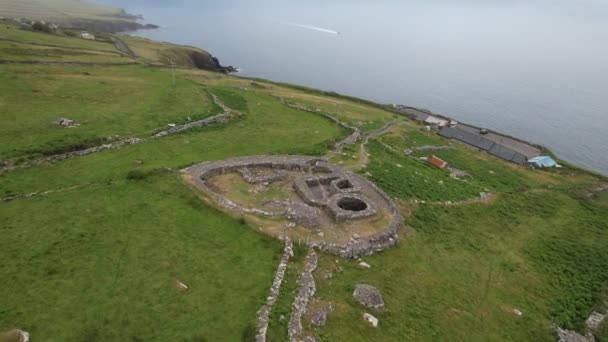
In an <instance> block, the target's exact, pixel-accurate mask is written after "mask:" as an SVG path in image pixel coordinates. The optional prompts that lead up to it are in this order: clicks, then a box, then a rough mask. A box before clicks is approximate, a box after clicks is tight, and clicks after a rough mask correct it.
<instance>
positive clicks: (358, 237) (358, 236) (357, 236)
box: [353, 233, 361, 240]
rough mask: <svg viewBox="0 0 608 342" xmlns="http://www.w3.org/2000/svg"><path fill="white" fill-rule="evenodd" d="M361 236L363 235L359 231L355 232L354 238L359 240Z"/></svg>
mask: <svg viewBox="0 0 608 342" xmlns="http://www.w3.org/2000/svg"><path fill="white" fill-rule="evenodd" d="M360 238H361V235H359V234H357V233H355V234H353V239H355V240H359V239H360Z"/></svg>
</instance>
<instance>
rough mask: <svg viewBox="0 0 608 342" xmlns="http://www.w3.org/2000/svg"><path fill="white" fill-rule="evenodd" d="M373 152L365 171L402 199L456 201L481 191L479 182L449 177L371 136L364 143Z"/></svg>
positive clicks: (385, 188) (388, 191)
mask: <svg viewBox="0 0 608 342" xmlns="http://www.w3.org/2000/svg"><path fill="white" fill-rule="evenodd" d="M367 149H368V152H369V153H370V154H371V155H372V156H371V161H370V163H369V164H368V166H367V168H366V170H365V171H366V172H369V173H371V176H369V178H370V179H371V180H372V181H374V182H375V183H376V184H378V185H379V186H381V187H382V188H383V189H384V190H386V192H387V193H388V194H389V195H391V196H393V197H397V198H401V199H417V200H425V201H459V200H465V199H469V198H473V197H476V196H478V195H479V193H480V192H482V191H484V188H482V187H480V186H479V185H477V184H475V183H472V182H466V181H462V180H456V179H453V178H450V176H449V172H448V171H446V170H439V169H436V168H435V167H433V166H431V165H428V164H426V163H424V162H422V161H419V160H415V159H412V158H409V157H406V156H401V155H398V154H395V153H392V152H390V151H387V150H386V149H385V147H384V146H382V145H381V144H379V143H378V142H376V141H374V140H371V141H370V142H369V143H368V145H367Z"/></svg>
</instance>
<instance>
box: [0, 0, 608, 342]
mask: <svg viewBox="0 0 608 342" xmlns="http://www.w3.org/2000/svg"><path fill="white" fill-rule="evenodd" d="M58 1H59V0H58ZM60 1H64V0H60ZM1 30H4V29H2V28H0V36H3V35H5V34H14V33H15V32H12V31H11V32H9V33H6V32H8V31H10V29H6V30H4V31H1ZM17 33H18V34H19V36H18V37H19V38H20V39H22V42H23V43H24V44H25V43H28V44H29V43H43V44H44V43H46V44H48V45H53V44H58V46H59V47H57V46H56V47H51V48H52V49H50V48H49V47H48V46H47V47H41V46H38V45H32V46H24V45H23V44H22V45H19V44H17V45H15V44H12V43H10V44H9V43H7V42H6V41H3V42H0V53H6V51H8V52H10V53H12V54H14V55H15V56H17V57H21V58H32V57H36V58H39V57H40V54H50V55H52V54H55V56H58V57H57V58H60V59H65V58H70V56H73V55H78V54H87V53H93V54H102V52H100V50H97V47H98V45H94V46H93V45H89V43H91V44H103V43H95V42H86V41H82V40H72V39H68V40H64V41H59V40H57V39H60V40H62V39H64V38H61V37H59V38H58V36H51V35H40V34H33V33H27V32H26V31H22V32H17ZM33 39H36V41H32V40H33ZM51 40H53V42H51ZM62 44H64V45H62ZM80 44H83V45H80ZM145 44H147V45H146V46H143V45H142V46H140V49H141V51H147V53H150V54H151V55H150V56H151V58H156V57H154V56H152V55H153V53H152V52H151V51H152V50H153V46H152V44H153V43H152V42H149V41H146V42H145ZM107 46H111V45H110V44H107ZM1 47H5V48H8V50H7V49H4V50H2V48H1ZM11 49H12V50H11ZM28 49H29V50H28ZM89 49H91V50H89ZM33 50H53V51H54V52H48V51H47V52H37V51H33ZM1 51H4V52H1ZM24 54H25V55H24ZM36 54H39V55H38V56H34V55H36ZM103 54H112V53H110V52H108V51H105V52H103ZM47 57H49V56H47ZM49 58H51V57H49ZM52 58H55V57H52ZM142 58H144V57H142ZM175 73H176V77H175V84H173V77H172V71H171V70H168V69H159V68H146V67H144V66H122V67H104V68H94V67H75V66H42V65H36V66H31V65H28V66H23V65H3V66H0V120H2V122H3V123H4V124H3V125H2V126H1V127H0V159H10V160H12V161H14V162H17V161H19V160H25V159H31V158H37V157H39V156H43V155H48V154H53V153H60V152H65V151H68V150H70V149H74V148H83V147H86V146H91V145H95V144H99V143H102V142H107V141H111V140H114V139H118V138H124V137H128V136H141V137H147V136H150V135H151V134H153V133H154V132H156V131H158V130H159V129H162V128H164V127H167V124H169V123H176V124H179V123H185V122H187V121H188V120H196V119H200V118H204V117H207V116H210V115H214V114H217V113H220V112H221V111H222V110H221V108H220V107H218V106H217V105H216V104H214V103H213V101H212V97H211V94H214V95H216V96H218V97H219V98H220V99H221V100H222V101H223V102H224V103H225V104H226V105H228V106H229V107H231V108H233V109H236V110H239V111H240V112H241V113H242V114H243V115H240V116H238V117H234V118H231V120H230V121H229V122H227V123H223V124H219V125H214V126H210V127H203V128H198V129H192V130H189V131H186V132H183V133H181V134H178V135H173V136H169V137H166V138H163V139H155V140H148V141H146V142H143V143H141V144H138V145H133V146H127V147H124V148H122V149H118V150H107V151H103V152H100V153H96V154H92V155H88V156H85V157H80V158H74V159H69V160H65V161H61V162H57V163H55V164H45V165H39V166H36V167H33V168H28V169H20V170H16V171H12V172H8V173H3V174H0V197H5V196H11V195H18V194H28V193H32V192H42V191H46V190H61V191H60V192H55V193H50V194H47V195H40V196H37V197H31V198H21V199H15V200H12V201H1V202H0V217H1V218H2V220H0V236H2V239H0V258H1V259H2V260H4V261H5V262H4V263H1V264H0V275H1V276H2V278H3V280H4V282H3V286H2V287H0V331H5V330H9V329H12V328H23V329H25V330H27V331H28V332H30V333H31V335H32V339H35V340H37V341H38V340H40V341H114V340H120V341H123V340H127V341H128V340H133V341H138V340H139V341H142V340H143V341H224V340H229V341H235V340H236V341H238V340H242V339H245V340H248V339H250V338H251V337H252V336H253V335H255V317H256V311H257V310H258V308H259V307H260V305H262V303H263V302H264V300H265V298H266V295H267V293H268V288H269V286H270V284H271V282H272V278H273V276H274V272H275V267H276V265H277V263H278V260H279V258H280V256H281V252H282V246H281V243H280V242H278V241H275V240H272V239H269V238H267V237H265V236H263V235H261V234H258V233H257V232H256V228H257V227H250V226H247V225H246V224H245V220H243V219H239V218H233V217H232V216H230V215H227V214H226V213H223V212H220V211H218V210H216V209H213V208H211V207H209V206H207V205H205V204H203V202H202V201H201V200H200V199H199V198H198V197H197V196H196V193H195V191H193V190H192V189H191V188H189V186H187V185H185V184H184V183H183V182H182V181H181V179H180V174H179V172H178V170H180V169H182V168H184V167H186V166H189V165H192V164H194V163H198V162H201V161H207V160H219V159H224V158H228V157H235V156H246V155H257V154H310V155H319V156H322V155H326V153H327V152H328V150H329V149H330V148H331V146H332V145H333V144H334V143H335V142H336V141H338V140H339V139H342V138H343V137H345V136H346V135H348V134H350V132H349V131H347V130H344V129H342V128H341V127H339V126H338V125H337V124H335V123H334V122H333V121H331V120H329V119H327V118H326V117H324V116H322V115H319V114H315V113H308V112H305V111H300V110H294V109H290V108H288V107H287V106H285V105H284V104H283V103H282V102H281V101H280V99H279V98H280V97H284V98H289V99H293V100H294V101H295V102H298V103H306V104H307V105H310V106H313V107H316V108H322V109H323V110H326V111H331V110H333V109H335V108H338V110H337V112H338V116H339V117H340V120H344V121H347V122H349V123H351V124H357V125H359V126H360V127H361V128H362V129H364V130H373V129H377V128H379V127H381V126H382V125H384V124H385V123H386V122H388V121H393V120H396V121H397V122H398V123H397V126H396V128H395V130H393V131H391V133H389V134H387V135H385V136H382V137H379V138H377V140H376V139H372V140H371V141H370V142H369V144H368V146H367V149H368V151H369V152H370V154H371V157H370V163H369V165H368V167H367V168H366V169H364V170H361V171H360V172H361V173H362V174H366V172H369V174H371V175H369V176H368V177H369V178H370V179H371V180H373V181H375V182H376V183H377V184H378V185H379V186H380V187H382V188H383V189H384V190H385V191H386V192H387V193H388V194H389V195H390V196H391V197H394V198H397V199H398V200H399V201H398V205H399V207H400V208H402V209H403V213H404V214H406V213H408V212H409V211H410V209H411V210H413V214H412V216H407V215H404V216H406V218H405V222H406V223H407V225H409V226H410V227H411V228H412V229H413V231H414V233H413V234H411V235H409V236H407V237H406V235H405V234H403V232H402V233H401V234H400V236H401V242H400V244H399V245H398V246H396V247H395V248H392V249H390V250H388V251H386V252H383V253H381V254H377V255H375V256H371V257H366V258H364V259H365V261H366V262H368V263H369V264H371V265H372V268H371V269H362V268H360V267H358V266H357V264H358V261H348V260H342V259H340V260H338V261H336V260H337V259H338V258H336V257H335V256H330V255H325V254H320V264H319V268H318V270H317V271H316V272H315V279H316V282H317V288H318V292H317V294H316V297H317V299H319V300H323V301H329V302H331V303H332V307H333V308H334V311H333V312H331V313H330V315H329V318H328V325H327V326H326V327H324V328H322V329H315V330H314V331H316V332H317V334H318V335H319V337H320V339H321V340H322V341H370V340H373V341H408V340H411V341H419V340H437V341H442V340H450V341H451V340H456V341H504V340H526V341H527V340H532V341H551V340H554V333H553V332H552V330H551V323H552V322H556V323H558V324H559V325H561V326H563V327H567V328H580V327H581V325H582V323H583V322H584V319H585V318H586V316H587V315H588V314H589V313H590V311H591V310H592V309H594V308H597V307H598V305H600V304H599V303H601V301H602V300H603V299H605V297H602V294H604V296H605V293H606V292H605V289H606V286H607V284H608V256H607V254H606V250H608V226H607V225H606V222H608V211H606V208H607V203H608V197H607V196H608V195H606V192H604V193H599V194H596V195H594V196H591V197H589V196H587V195H588V193H589V189H590V188H591V187H597V186H598V185H599V184H603V183H606V180H605V179H603V178H600V177H597V176H595V175H591V174H589V173H586V172H584V171H578V170H575V171H573V170H567V171H564V172H554V173H548V172H542V171H530V170H527V169H523V168H519V167H516V166H513V165H511V164H507V163H504V162H502V161H500V160H498V159H496V158H494V157H492V156H488V155H484V154H480V153H478V152H476V151H474V150H471V149H468V148H466V147H464V146H462V145H460V144H453V143H451V142H449V141H447V140H444V139H442V138H440V137H438V136H436V135H434V134H433V133H432V132H425V131H422V130H420V129H419V126H417V125H415V124H413V123H411V122H409V121H407V120H405V119H403V118H398V119H395V118H394V117H393V115H392V114H391V113H389V112H386V111H384V110H383V109H382V106H380V105H370V103H368V102H366V101H362V100H353V99H350V98H348V97H342V96H333V95H332V94H330V93H326V92H321V91H314V90H310V89H304V88H302V89H300V88H298V87H287V86H284V85H278V84H271V83H267V82H260V81H257V86H252V85H251V80H247V79H242V78H236V77H229V76H225V75H221V74H215V73H209V72H204V71H197V70H191V69H181V70H176V71H175ZM332 108H333V109H332ZM59 117H68V118H71V119H75V120H76V122H77V123H79V124H80V126H79V127H77V128H71V129H65V128H63V129H62V128H59V127H57V126H54V125H53V124H52V123H51V122H52V121H53V120H55V119H57V118H59ZM381 142H382V143H381ZM383 144H386V145H389V146H391V147H392V148H393V149H395V150H396V151H397V152H394V151H391V150H390V149H387V148H386V147H385V146H384V145H383ZM446 144H447V145H450V146H451V149H450V150H448V151H438V152H433V154H436V155H438V156H440V157H441V158H443V159H445V160H446V161H448V162H450V163H451V164H452V165H454V166H455V167H457V168H459V169H462V170H464V171H467V172H469V173H470V174H471V176H472V178H470V179H466V180H455V179H452V178H450V177H449V172H448V171H447V170H438V169H436V168H434V167H432V166H430V165H428V164H426V163H424V162H422V161H421V160H419V159H418V158H419V157H421V156H428V155H430V153H427V152H416V153H414V154H412V155H411V156H406V155H405V154H404V153H403V150H404V149H406V148H410V147H414V146H422V145H436V146H438V145H446ZM345 151H346V152H348V153H349V154H355V155H358V146H350V147H347V148H346V149H345ZM340 158H341V157H340ZM350 159H353V158H352V157H351V158H350ZM349 162H352V160H349ZM481 191H492V192H496V193H497V196H496V199H495V200H494V201H492V202H490V203H485V204H479V203H478V204H468V205H458V206H449V207H448V206H442V205H438V204H433V203H432V202H439V201H459V200H465V199H469V198H473V197H476V196H478V195H479V192H481ZM414 199H417V200H423V201H426V203H418V204H417V205H414V204H411V200H414ZM305 252H306V251H305V250H304V249H297V250H296V257H295V258H294V259H293V261H294V263H293V264H291V265H290V268H289V271H288V272H287V276H286V279H285V283H284V287H283V289H282V290H281V296H280V297H279V300H278V302H277V304H276V307H275V309H274V310H273V311H272V312H271V323H270V330H269V334H270V335H269V340H273V341H282V340H285V339H286V324H287V321H288V319H289V317H288V313H289V310H290V306H291V303H292V300H293V294H294V291H295V280H296V279H297V276H298V273H299V270H300V267H301V262H302V258H303V255H304V254H305ZM327 272H331V273H332V275H333V276H332V277H331V278H326V277H325V276H324V275H325V274H327ZM177 280H179V281H182V282H184V283H186V284H188V285H189V286H190V290H189V291H187V292H185V293H183V292H179V291H177V290H176V289H175V286H174V285H175V281H177ZM362 282H365V283H369V284H372V285H374V286H377V287H378V288H379V289H380V290H381V291H382V293H383V295H384V299H385V302H386V310H385V311H384V312H375V311H373V312H372V313H373V314H374V315H376V316H377V317H378V318H379V319H380V326H379V327H378V328H377V329H373V328H370V327H367V326H366V325H365V323H364V322H363V320H362V318H361V316H362V314H363V312H364V310H363V309H362V308H361V307H360V306H359V305H358V304H357V303H355V302H354V301H353V299H352V290H353V288H354V285H356V284H357V283H362ZM513 309H519V310H521V311H522V312H523V316H521V317H519V316H517V315H515V314H514V313H513ZM280 315H284V316H285V317H286V319H285V320H284V321H280V320H279V317H280ZM305 329H308V327H305ZM602 329H603V332H600V336H599V338H602V339H605V338H606V337H605V336H606V332H605V331H606V327H605V326H604V327H603V328H602Z"/></svg>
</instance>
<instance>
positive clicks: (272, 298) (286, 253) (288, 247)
mask: <svg viewBox="0 0 608 342" xmlns="http://www.w3.org/2000/svg"><path fill="white" fill-rule="evenodd" d="M292 256H293V244H292V242H291V240H289V238H288V237H286V238H285V248H284V249H283V257H282V258H281V261H280V262H279V266H278V267H277V271H276V273H275V275H274V280H273V281H272V286H271V287H270V293H269V295H268V297H266V303H265V304H264V305H262V307H261V308H260V310H258V334H257V335H256V336H255V340H256V342H265V341H266V332H267V331H268V319H269V316H270V311H271V310H272V306H273V305H274V303H275V302H276V301H277V298H278V297H279V290H280V289H281V284H282V283H283V278H284V277H285V271H286V270H287V264H288V263H289V258H291V257H292Z"/></svg>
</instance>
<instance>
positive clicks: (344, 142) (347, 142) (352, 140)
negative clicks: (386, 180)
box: [281, 99, 363, 153]
mask: <svg viewBox="0 0 608 342" xmlns="http://www.w3.org/2000/svg"><path fill="white" fill-rule="evenodd" d="M281 100H282V101H283V103H284V104H285V105H286V106H287V107H289V108H292V109H297V110H302V111H305V112H309V113H315V114H320V115H323V116H324V117H326V118H328V119H330V120H331V121H333V122H335V123H337V124H338V125H339V126H340V127H342V128H344V129H348V130H351V131H353V133H352V134H351V135H349V136H348V137H346V138H345V139H343V140H342V141H339V142H338V143H336V145H335V146H334V150H335V151H336V152H338V153H342V150H343V149H344V146H347V145H352V144H354V143H356V142H357V140H359V139H360V138H361V137H362V136H363V133H362V132H361V130H360V129H359V128H357V127H353V126H350V125H347V124H345V123H344V122H342V121H340V120H338V119H337V118H335V117H334V116H333V115H331V114H329V113H325V112H323V111H321V110H320V109H318V108H310V107H306V106H303V105H300V104H297V103H291V102H287V101H285V100H284V99H281Z"/></svg>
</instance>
